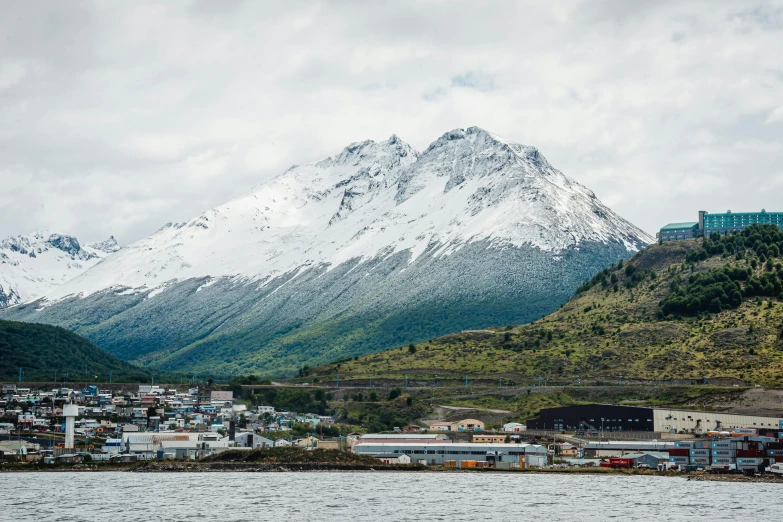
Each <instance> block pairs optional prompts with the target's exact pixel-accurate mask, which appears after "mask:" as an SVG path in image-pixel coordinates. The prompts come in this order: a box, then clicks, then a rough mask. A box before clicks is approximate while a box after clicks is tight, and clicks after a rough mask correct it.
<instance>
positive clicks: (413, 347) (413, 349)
mask: <svg viewBox="0 0 783 522" xmlns="http://www.w3.org/2000/svg"><path fill="white" fill-rule="evenodd" d="M408 352H409V353H410V354H411V355H413V354H414V353H416V345H415V344H413V343H411V344H409V345H408Z"/></svg>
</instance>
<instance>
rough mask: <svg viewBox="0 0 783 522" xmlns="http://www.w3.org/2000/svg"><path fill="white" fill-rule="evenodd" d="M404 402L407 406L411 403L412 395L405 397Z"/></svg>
mask: <svg viewBox="0 0 783 522" xmlns="http://www.w3.org/2000/svg"><path fill="white" fill-rule="evenodd" d="M405 404H407V405H408V406H410V405H411V404H413V397H408V398H407V399H405Z"/></svg>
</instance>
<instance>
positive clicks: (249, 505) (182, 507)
mask: <svg viewBox="0 0 783 522" xmlns="http://www.w3.org/2000/svg"><path fill="white" fill-rule="evenodd" d="M0 491H1V492H2V494H0V521H3V522H5V521H18V522H21V521H28V520H30V521H48V520H57V521H90V522H94V521H96V520H111V521H143V522H147V521H157V520H161V521H162V520H165V521H190V520H193V521H196V520H198V521H204V520H208V521H213V520H214V521H220V522H227V521H251V520H252V521H257V520H296V521H320V520H329V521H331V520H349V519H352V520H353V521H355V522H358V521H365V520H428V521H429V520H448V521H459V520H471V521H476V520H493V521H495V520H498V521H500V520H502V521H505V520H532V519H541V520H546V521H557V520H568V521H581V520H597V519H628V520H667V521H674V520H687V521H689V522H693V521H698V520H710V521H718V520H745V521H747V520H781V508H782V507H783V506H781V498H783V485H781V484H766V483H730V482H696V481H687V480H686V479H681V478H670V477H654V476H652V477H644V476H640V477H622V476H590V475H562V474H561V475H547V474H535V475H534V474H512V473H502V474H501V473H491V474H490V473H475V474H468V473H112V472H106V473H97V472H96V473H65V472H64V473H0Z"/></svg>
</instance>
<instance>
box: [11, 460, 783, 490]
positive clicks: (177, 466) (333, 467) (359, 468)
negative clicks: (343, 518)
mask: <svg viewBox="0 0 783 522" xmlns="http://www.w3.org/2000/svg"><path fill="white" fill-rule="evenodd" d="M69 472H70V473H94V472H113V473H118V472H125V473H329V472H343V473H357V472H361V473H499V474H520V473H521V474H533V475H535V474H547V475H552V474H561V475H562V474H565V475H593V476H596V475H603V476H626V477H631V476H650V477H663V478H684V479H687V480H695V481H700V482H749V483H754V482H755V483H766V484H781V485H783V476H779V475H772V474H764V475H759V476H750V477H748V476H745V475H739V474H708V473H676V472H665V473H662V472H658V471H654V470H622V469H620V470H618V469H600V468H599V469H590V468H585V469H580V468H565V469H541V468H528V469H497V468H470V469H457V468H444V467H440V466H438V467H426V466H411V465H404V464H400V465H383V464H381V465H379V466H368V465H355V464H327V463H324V464H314V463H293V462H292V463H276V464H261V463H258V464H253V463H231V462H171V461H168V462H166V461H146V462H140V463H132V464H128V465H116V464H111V465H103V464H73V465H57V466H51V465H46V466H43V465H41V466H38V465H12V466H7V465H3V466H0V474H2V473H69Z"/></svg>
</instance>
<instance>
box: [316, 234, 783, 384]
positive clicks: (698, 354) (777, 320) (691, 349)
mask: <svg viewBox="0 0 783 522" xmlns="http://www.w3.org/2000/svg"><path fill="white" fill-rule="evenodd" d="M701 245H702V240H701V239H698V240H692V241H681V242H674V243H667V244H663V245H652V246H650V247H648V248H646V249H644V250H643V251H642V252H640V253H638V254H637V255H635V256H634V257H633V258H631V259H630V260H629V261H628V264H631V265H633V266H635V267H636V268H638V269H639V270H640V271H644V270H654V271H655V273H656V275H657V277H656V278H654V279H653V278H650V277H648V278H645V280H644V281H643V282H641V283H639V284H638V285H637V286H635V287H634V288H631V289H628V288H626V287H625V286H624V283H625V282H626V280H627V279H629V278H628V277H627V276H626V273H625V267H623V268H618V267H613V268H612V269H611V270H610V276H609V277H611V274H614V275H615V276H616V277H617V280H618V291H617V292H615V291H613V285H612V284H609V285H608V286H602V285H600V284H598V285H596V286H594V287H592V288H590V289H589V290H587V291H584V292H582V293H579V294H577V295H576V296H574V297H573V298H572V299H571V300H570V301H569V302H568V303H566V304H565V305H564V306H563V307H562V308H561V309H560V310H558V311H556V312H554V313H553V314H550V315H548V316H546V317H545V318H543V319H541V320H538V321H536V322H534V323H531V324H527V325H523V326H518V327H510V326H509V327H504V328H495V329H491V330H487V331H481V332H474V333H467V332H464V333H459V334H453V335H448V336H445V337H441V338H438V339H433V340H431V341H429V342H426V343H422V344H419V345H417V346H416V350H415V353H411V351H410V350H409V349H408V347H402V348H397V349H393V350H389V351H386V352H382V353H376V354H372V355H367V356H364V357H359V358H357V359H353V360H345V361H342V362H339V363H333V364H330V365H326V366H321V367H319V368H316V369H314V370H312V374H314V375H331V374H334V373H339V374H340V376H341V379H343V378H346V379H347V378H352V377H354V378H362V377H379V376H388V377H399V376H401V375H403V374H407V375H415V374H418V375H417V376H416V378H417V379H420V378H427V379H431V378H433V376H434V374H438V375H439V376H440V378H441V379H443V378H444V377H445V376H447V375H449V374H453V375H454V376H455V377H456V375H464V374H468V373H469V374H471V375H472V376H474V377H475V376H481V375H488V376H489V375H492V376H499V375H505V376H506V377H507V378H510V379H512V380H513V379H520V380H521V379H527V380H528V382H529V380H530V379H533V378H536V377H537V376H539V375H541V376H544V377H548V378H549V379H559V380H564V379H573V378H575V377H576V376H581V378H582V379H585V380H586V379H616V378H617V377H618V376H619V375H624V376H625V378H627V379H630V378H637V379H649V380H655V379H664V380H669V379H690V380H699V379H701V378H702V376H703V375H704V374H706V375H707V377H708V378H717V377H733V378H738V379H743V380H749V381H752V382H754V383H755V382H759V383H764V384H783V342H782V341H781V327H782V326H783V303H781V302H780V300H779V299H778V298H772V297H752V298H747V299H746V300H745V302H743V303H742V304H741V305H740V306H739V307H738V308H736V309H733V310H726V311H723V312H721V313H717V314H702V315H701V316H700V317H685V318H679V319H674V320H662V319H658V318H657V315H656V312H657V310H658V304H659V302H660V301H661V299H663V298H664V297H665V296H667V295H668V294H669V293H670V292H671V289H670V284H671V283H672V281H673V280H674V279H675V278H679V279H681V280H683V281H684V282H685V283H687V281H688V279H689V278H690V277H692V275H693V274H698V273H702V272H705V271H707V270H710V269H712V268H719V267H723V266H725V265H728V264H731V265H733V266H738V267H743V268H746V267H749V266H750V265H749V260H748V259H745V260H740V261H738V260H735V259H734V257H733V256H713V257H709V258H708V259H706V260H702V261H697V262H695V263H694V264H693V265H692V266H691V265H690V264H689V263H687V262H686V261H685V258H686V256H687V254H688V253H690V252H692V251H695V250H698V249H700V248H701ZM776 261H780V259H777V260H776ZM754 272H755V273H756V274H760V273H762V272H763V268H762V267H761V266H759V267H758V268H756V269H755V270H754ZM550 333H551V338H550ZM425 376H426V377H425ZM463 379H464V377H463Z"/></svg>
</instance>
